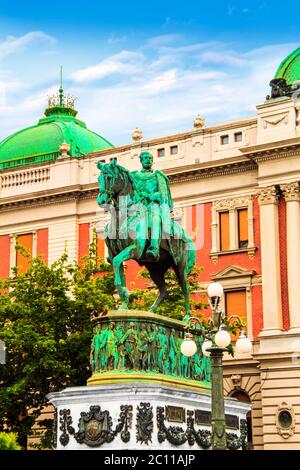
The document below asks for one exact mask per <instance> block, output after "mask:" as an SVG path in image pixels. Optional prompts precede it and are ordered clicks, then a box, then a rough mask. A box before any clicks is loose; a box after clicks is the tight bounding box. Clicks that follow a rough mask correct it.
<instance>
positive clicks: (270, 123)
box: [263, 113, 289, 129]
mask: <svg viewBox="0 0 300 470" xmlns="http://www.w3.org/2000/svg"><path fill="white" fill-rule="evenodd" d="M288 122H289V115H288V114H287V113H285V114H280V115H277V116H273V117H272V118H271V117H270V118H268V119H264V120H263V127H264V129H268V128H270V127H276V126H278V124H280V123H282V124H283V125H287V124H288Z"/></svg>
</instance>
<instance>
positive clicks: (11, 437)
mask: <svg viewBox="0 0 300 470" xmlns="http://www.w3.org/2000/svg"><path fill="white" fill-rule="evenodd" d="M0 450H21V446H20V445H19V444H18V435H17V434H16V433H15V432H8V433H7V432H0Z"/></svg>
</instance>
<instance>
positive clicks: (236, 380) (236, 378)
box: [230, 374, 242, 388]
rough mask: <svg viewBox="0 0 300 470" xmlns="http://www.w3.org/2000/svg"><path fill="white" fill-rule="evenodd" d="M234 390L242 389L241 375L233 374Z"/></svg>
mask: <svg viewBox="0 0 300 470" xmlns="http://www.w3.org/2000/svg"><path fill="white" fill-rule="evenodd" d="M230 378H231V380H232V383H233V386H234V388H240V387H241V385H242V376H241V375H240V374H232V376H231V377H230Z"/></svg>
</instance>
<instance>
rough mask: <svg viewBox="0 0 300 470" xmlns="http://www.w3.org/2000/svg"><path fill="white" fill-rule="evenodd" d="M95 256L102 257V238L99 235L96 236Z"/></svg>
mask: <svg viewBox="0 0 300 470" xmlns="http://www.w3.org/2000/svg"><path fill="white" fill-rule="evenodd" d="M97 256H98V258H100V259H104V239H103V238H102V234H101V236H99V235H98V236H97Z"/></svg>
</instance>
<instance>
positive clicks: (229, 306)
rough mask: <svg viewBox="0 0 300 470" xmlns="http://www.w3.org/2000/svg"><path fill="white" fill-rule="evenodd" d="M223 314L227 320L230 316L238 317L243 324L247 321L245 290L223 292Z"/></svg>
mask: <svg viewBox="0 0 300 470" xmlns="http://www.w3.org/2000/svg"><path fill="white" fill-rule="evenodd" d="M225 312H226V316H227V318H229V317H231V316H232V315H238V316H239V317H240V319H241V320H242V321H243V322H244V323H245V322H246V321H247V301H246V290H245V289H244V290H238V291H232V292H225ZM235 339H237V338H235Z"/></svg>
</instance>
